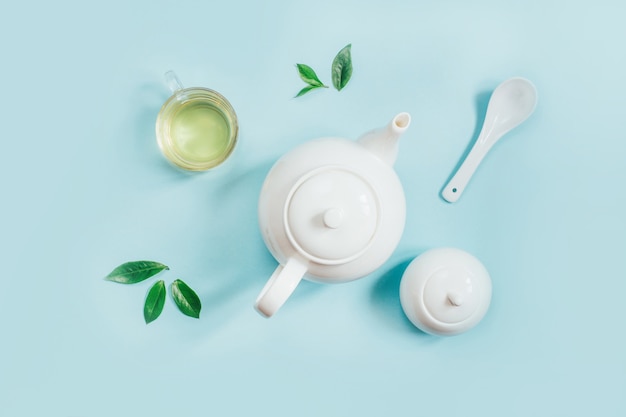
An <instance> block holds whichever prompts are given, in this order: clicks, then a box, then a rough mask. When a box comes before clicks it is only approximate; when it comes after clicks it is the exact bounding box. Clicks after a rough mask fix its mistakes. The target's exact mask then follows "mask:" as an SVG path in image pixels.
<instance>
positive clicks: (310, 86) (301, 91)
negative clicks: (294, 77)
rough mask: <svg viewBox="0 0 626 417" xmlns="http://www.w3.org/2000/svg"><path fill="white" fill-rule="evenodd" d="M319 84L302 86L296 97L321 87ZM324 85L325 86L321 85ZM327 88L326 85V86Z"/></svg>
mask: <svg viewBox="0 0 626 417" xmlns="http://www.w3.org/2000/svg"><path fill="white" fill-rule="evenodd" d="M321 87H322V86H321V85H307V86H306V87H304V88H303V89H302V90H300V92H299V93H298V94H296V97H300V96H303V95H305V94H306V93H308V92H309V91H311V90H315V89H316V88H321ZM323 87H326V86H323ZM326 88H328V87H326ZM294 98H295V97H294Z"/></svg>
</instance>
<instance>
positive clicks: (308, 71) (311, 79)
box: [296, 64, 326, 87]
mask: <svg viewBox="0 0 626 417" xmlns="http://www.w3.org/2000/svg"><path fill="white" fill-rule="evenodd" d="M296 67H298V73H299V74H300V78H302V81H304V82H305V83H307V84H308V85H312V86H315V87H326V86H325V85H324V83H323V82H321V81H320V79H319V78H318V77H317V74H316V73H315V71H314V70H313V68H311V67H309V66H308V65H304V64H296Z"/></svg>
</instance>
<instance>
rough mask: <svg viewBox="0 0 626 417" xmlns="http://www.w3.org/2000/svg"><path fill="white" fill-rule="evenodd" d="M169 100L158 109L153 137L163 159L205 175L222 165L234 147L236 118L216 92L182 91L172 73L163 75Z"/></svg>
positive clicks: (225, 101)
mask: <svg viewBox="0 0 626 417" xmlns="http://www.w3.org/2000/svg"><path fill="white" fill-rule="evenodd" d="M165 80H166V82H167V85H168V86H169V88H170V90H171V91H172V96H171V97H170V98H169V99H167V101H166V102H165V103H164V104H163V106H162V107H161V110H160V111H159V115H158V116H157V122H156V137H157V142H158V144H159V148H160V149H161V152H162V153H163V155H164V156H165V157H166V158H167V159H168V160H169V161H170V162H171V163H173V164H174V165H176V166H177V167H180V168H182V169H185V170H188V171H206V170H209V169H211V168H215V167H217V166H218V165H220V164H221V163H222V162H224V161H225V160H226V159H227V158H228V157H229V156H230V154H231V153H232V152H233V150H234V149H235V144H236V143H237V133H238V130H239V127H238V124H237V115H236V114H235V110H234V109H233V107H232V106H231V105H230V103H229V102H228V100H226V98H225V97H224V96H222V95H221V94H220V93H218V92H217V91H213V90H210V89H208V88H202V87H192V88H183V86H182V84H181V83H180V80H179V79H178V77H177V76H176V74H175V73H174V72H173V71H168V72H167V73H166V74H165Z"/></svg>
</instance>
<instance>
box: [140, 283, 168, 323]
mask: <svg viewBox="0 0 626 417" xmlns="http://www.w3.org/2000/svg"><path fill="white" fill-rule="evenodd" d="M164 304H165V282H164V281H163V280H159V281H157V282H156V283H155V284H154V285H153V286H152V288H150V291H148V295H147V296H146V303H145V304H144V306H143V318H144V320H146V324H148V323H150V322H152V321H154V320H156V319H157V317H159V316H160V315H161V311H163V305H164Z"/></svg>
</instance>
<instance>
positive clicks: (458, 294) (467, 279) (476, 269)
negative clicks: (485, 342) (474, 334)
mask: <svg viewBox="0 0 626 417" xmlns="http://www.w3.org/2000/svg"><path fill="white" fill-rule="evenodd" d="M400 301H401V304H402V308H403V310H404V312H405V314H406V315H407V317H408V318H409V320H411V322H412V323H413V324H415V325H416V326H417V327H418V328H420V329H421V330H423V331H425V332H427V333H433V334H438V335H455V334H459V333H462V332H464V331H466V330H469V329H471V328H472V327H474V326H475V325H476V324H478V322H479V321H480V320H481V319H482V318H483V316H484V315H485V313H486V312H487V310H488V308H489V304H490V302H491V278H490V277H489V273H488V272H487V270H486V269H485V267H484V266H483V264H482V263H481V262H480V261H479V260H478V259H476V258H475V257H474V256H472V255H470V254H469V253H467V252H465V251H462V250H460V249H455V248H437V249H431V250H429V251H426V252H424V253H423V254H421V255H420V256H418V257H417V258H415V259H414V260H413V261H412V262H411V263H410V264H409V266H408V267H407V269H406V271H405V272H404V275H403V276H402V281H401V283H400Z"/></svg>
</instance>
